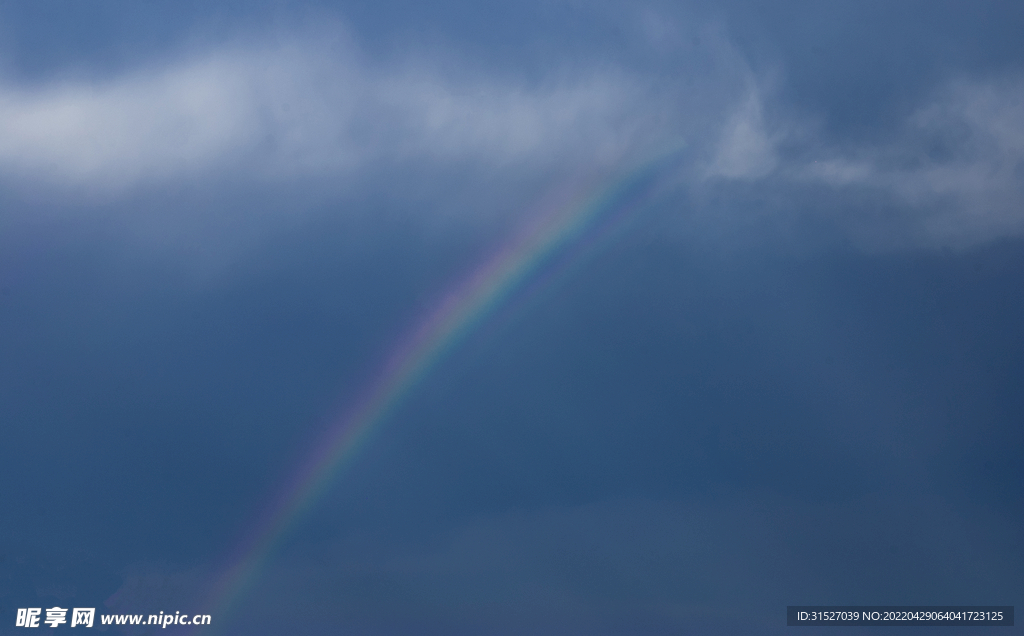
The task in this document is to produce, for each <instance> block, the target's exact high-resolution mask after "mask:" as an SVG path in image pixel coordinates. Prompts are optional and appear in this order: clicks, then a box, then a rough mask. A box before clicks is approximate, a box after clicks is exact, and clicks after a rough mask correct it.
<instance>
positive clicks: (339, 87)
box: [0, 40, 667, 191]
mask: <svg viewBox="0 0 1024 636" xmlns="http://www.w3.org/2000/svg"><path fill="white" fill-rule="evenodd" d="M359 60H360V55H359V53H358V51H355V50H354V49H353V48H352V47H329V46H324V45H320V44H317V43H315V42H314V43H309V42H303V41H301V40H293V41H292V42H291V43H289V44H284V45H278V46H275V47H267V48H253V47H248V48H246V47H223V48H221V49H220V50H216V51H213V52H210V53H208V54H206V55H201V56H200V55H197V56H193V57H191V58H188V59H185V60H180V61H178V62H176V63H174V64H170V65H168V66H166V67H164V68H159V69H153V68H149V69H141V70H138V71H137V72H135V73H133V74H131V75H126V76H120V77H115V78H113V79H110V80H108V81H105V82H88V81H79V82H62V83H55V84H51V85H44V86H42V87H38V88H22V87H18V86H14V85H10V84H8V85H0V175H4V176H7V177H8V178H10V177H15V178H16V180H21V181H24V180H28V181H30V182H45V183H49V184H57V185H61V186H73V187H80V186H84V187H86V188H87V189H96V190H100V191H119V190H122V189H124V188H126V187H131V186H134V185H137V184H145V183H151V182H161V181H167V180H170V179H175V178H179V177H183V176H194V175H202V174H207V173H209V172H210V171H228V172H231V171H235V172H245V173H250V174H251V173H255V174H257V175H260V176H261V177H263V178H274V177H281V176H294V175H310V174H324V173H335V172H337V171H342V170H350V169H353V168H357V167H359V166H364V165H367V164H369V163H372V162H375V161H382V160H384V161H401V160H438V159H442V160H464V159H469V160H472V159H479V158H482V159H486V160H487V161H489V162H493V163H498V164H500V163H502V162H515V161H525V160H529V161H534V162H536V161H541V162H547V161H551V160H553V159H556V158H568V157H577V158H578V157H586V158H587V160H588V161H600V160H611V159H614V158H615V157H618V156H620V155H622V154H623V153H625V152H628V150H629V149H630V148H631V147H633V146H635V145H636V144H637V143H638V142H639V143H643V141H645V140H644V139H643V137H644V135H646V137H647V140H649V139H650V138H652V137H653V136H654V135H655V131H656V129H657V128H658V127H659V123H662V122H663V121H664V111H665V110H667V106H665V105H664V104H659V103H657V101H656V100H653V99H650V97H651V95H650V92H651V90H650V89H651V87H650V86H649V85H647V84H645V83H644V82H642V81H639V80H638V79H637V78H634V77H628V76H627V75H626V74H624V73H621V72H616V71H613V70H601V69H591V70H589V71H586V72H583V73H579V74H576V75H574V76H572V77H571V78H565V79H562V80H558V79H549V80H548V81H546V82H541V83H536V84H534V85H527V84H525V83H521V82H516V81H511V80H501V79H495V78H488V77H483V78H466V77H453V76H452V75H451V74H448V75H445V74H443V73H441V72H440V71H439V70H438V69H437V68H436V66H432V65H431V64H430V63H429V62H420V63H417V64H408V65H405V66H399V67H392V68H385V69H380V68H373V67H371V66H370V65H369V64H367V63H365V62H361V61H359Z"/></svg>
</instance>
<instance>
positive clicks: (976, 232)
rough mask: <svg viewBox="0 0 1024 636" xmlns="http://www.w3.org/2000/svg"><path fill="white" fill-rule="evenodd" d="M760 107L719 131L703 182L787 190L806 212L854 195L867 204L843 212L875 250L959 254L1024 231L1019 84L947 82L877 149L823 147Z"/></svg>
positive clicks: (1023, 111)
mask: <svg viewBox="0 0 1024 636" xmlns="http://www.w3.org/2000/svg"><path fill="white" fill-rule="evenodd" d="M764 100H765V97H764V95H763V91H761V90H759V89H757V88H756V87H754V88H752V89H751V91H750V96H749V97H748V98H747V100H746V102H745V103H743V104H741V105H740V106H739V107H738V108H737V109H736V110H735V111H733V114H732V115H731V116H730V118H729V119H727V120H726V122H725V123H724V124H723V126H722V132H721V137H720V139H719V141H718V144H717V146H716V149H715V155H714V159H713V161H712V162H711V163H710V164H709V166H708V168H707V170H706V172H705V179H709V180H712V181H719V182H720V181H721V180H723V179H724V180H726V181H730V180H731V181H736V180H742V181H744V182H754V183H755V184H760V185H761V186H762V187H774V186H780V185H781V186H785V187H787V188H789V190H788V191H789V192H790V193H791V195H790V196H793V197H795V199H794V201H793V202H794V203H799V204H800V205H801V206H803V207H812V208H813V207H815V204H814V202H813V200H809V199H808V197H810V198H811V199H813V198H814V197H818V198H820V197H821V196H822V187H824V188H825V189H826V191H831V192H832V195H831V196H833V197H843V196H850V195H856V196H857V197H859V200H860V201H869V203H868V204H866V205H865V204H861V207H860V208H859V209H854V210H853V211H850V206H849V205H844V206H842V207H843V208H844V209H845V210H847V213H848V214H852V215H853V216H854V217H856V218H855V219H854V224H855V225H857V226H858V228H859V229H858V231H857V234H858V236H857V237H856V238H857V240H858V241H860V242H861V243H864V244H869V245H868V246H869V247H873V248H877V247H886V248H893V247H897V248H899V247H907V246H916V247H935V246H954V247H963V246H970V245H974V244H978V243H981V242H985V241H988V240H992V239H995V238H998V237H1002V236H1010V235H1019V234H1021V233H1022V232H1024V79H1022V78H1020V77H1002V78H999V79H995V80H992V79H990V80H986V81H981V80H969V79H958V80H955V81H950V82H949V83H947V84H946V85H944V86H942V87H941V88H940V89H938V90H936V91H935V92H934V93H933V97H932V99H931V100H929V101H928V102H926V103H923V104H922V105H921V106H920V107H919V108H917V109H915V110H914V112H913V113H912V114H911V115H910V116H909V117H908V118H907V119H906V120H905V121H903V122H901V124H900V125H898V126H896V127H895V128H896V130H897V133H896V134H895V135H894V136H893V138H892V139H891V140H889V141H887V142H884V143H862V144H857V143H847V144H844V145H835V144H828V143H825V142H822V141H821V140H820V139H821V135H819V134H816V132H815V131H813V130H809V127H808V126H806V125H797V124H795V123H794V122H793V121H784V120H778V119H776V120H774V121H768V120H767V119H766V117H765V116H764V114H763V110H764V107H763V104H764ZM794 119H795V118H794ZM865 197H866V198H865ZM819 203H820V205H818V207H823V208H831V207H835V206H834V205H832V203H830V202H828V201H823V202H819ZM873 207H874V208H876V209H872V208H873ZM878 207H884V213H881V212H879V210H878V209H877V208H878Z"/></svg>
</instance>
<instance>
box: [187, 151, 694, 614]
mask: <svg viewBox="0 0 1024 636" xmlns="http://www.w3.org/2000/svg"><path fill="white" fill-rule="evenodd" d="M679 155H680V150H678V149H674V150H672V151H671V152H666V153H663V154H660V155H659V156H658V157H656V158H655V159H653V160H651V161H648V162H647V163H645V164H643V165H642V166H640V167H639V168H637V169H635V170H633V171H631V172H629V173H628V174H626V175H625V176H623V177H621V178H619V179H618V180H616V181H615V182H613V183H612V184H611V185H608V186H605V187H603V188H591V189H590V194H589V195H588V196H578V195H577V196H571V195H570V196H565V195H562V196H560V197H557V198H556V199H555V200H554V201H549V202H547V203H546V204H545V205H542V206H541V207H540V210H539V212H537V213H535V214H534V215H533V222H532V223H529V224H527V225H526V226H525V227H524V228H523V229H522V231H520V232H519V233H518V234H517V235H516V236H515V237H513V238H512V240H510V241H508V242H507V243H506V244H505V245H504V246H503V247H501V248H500V249H499V250H498V251H497V252H496V253H495V254H494V255H493V256H491V257H490V258H489V259H487V260H486V261H485V262H484V263H483V264H482V265H481V266H480V267H479V268H477V269H476V270H475V271H473V272H472V273H471V274H470V275H469V276H468V277H467V278H466V279H465V280H464V281H462V283H461V284H459V285H456V286H455V287H454V288H453V289H452V290H451V291H450V292H449V293H448V294H446V295H445V296H444V297H442V298H441V300H440V302H439V303H437V305H436V306H435V307H434V309H433V310H432V311H430V312H428V313H427V314H426V315H425V316H424V317H423V318H422V319H421V320H420V321H419V322H418V323H416V325H415V328H413V329H412V330H411V331H410V332H409V333H408V334H407V335H406V337H405V338H404V339H402V340H401V341H400V342H399V344H398V346H397V347H395V349H394V350H393V351H392V353H391V356H390V357H389V358H387V359H386V363H385V364H384V365H383V366H382V368H381V370H380V371H379V373H378V374H377V376H376V380H375V381H374V382H371V383H370V384H369V386H368V388H367V390H366V391H365V392H364V393H363V394H362V397H361V399H359V400H358V401H357V402H356V403H355V405H354V406H353V407H352V408H351V409H350V410H348V411H347V412H345V413H343V414H342V415H341V417H338V418H337V419H335V420H334V422H333V424H331V425H330V426H329V427H328V430H327V431H326V434H325V435H324V437H323V439H322V440H321V441H320V443H318V444H317V445H316V446H315V447H314V448H313V450H312V452H311V453H310V454H309V456H308V457H307V458H306V460H305V461H304V462H302V463H301V464H300V466H299V468H298V470H297V471H296V472H295V474H294V475H293V477H292V478H291V479H290V480H289V481H288V482H286V484H285V486H284V487H283V488H282V489H281V490H280V494H279V496H278V497H277V499H276V500H275V501H274V502H273V503H272V505H270V506H269V507H268V508H267V512H266V514H265V516H264V517H262V518H261V519H259V520H258V521H257V523H255V524H254V526H253V527H254V531H253V532H252V533H251V534H250V535H249V536H248V537H247V538H246V539H245V540H244V541H243V542H242V543H241V545H240V546H239V548H238V550H237V551H236V553H235V555H236V556H235V558H234V559H232V560H231V561H230V563H231V566H230V567H229V568H228V569H227V570H225V572H224V573H223V574H222V576H221V577H220V579H219V580H218V581H217V583H215V585H214V587H213V589H212V593H211V594H210V602H209V611H208V612H207V613H210V614H211V615H212V616H213V621H214V623H215V624H218V625H220V626H223V625H224V622H225V620H226V619H227V616H228V615H229V613H230V611H231V609H232V608H233V607H234V606H235V605H236V604H237V603H238V601H239V600H240V599H241V598H242V596H243V595H244V594H245V592H246V591H247V590H248V589H249V588H250V587H251V586H252V585H253V584H254V583H255V581H256V580H257V578H258V576H259V573H260V571H261V570H262V569H263V566H264V564H265V563H266V562H267V560H268V559H269V558H270V556H271V555H272V554H273V552H274V549H275V547H276V546H277V545H278V544H279V543H280V542H281V540H282V539H283V537H285V536H286V535H287V534H288V531H289V530H290V529H291V527H292V526H293V525H294V524H295V523H296V521H297V520H298V519H300V518H301V517H302V516H303V513H305V512H306V511H307V510H309V509H310V508H311V507H312V506H313V505H314V504H315V503H316V501H317V500H318V499H319V498H320V497H321V496H322V495H323V493H324V492H325V490H326V489H327V488H329V486H330V484H331V483H332V481H333V479H334V477H335V476H336V475H337V474H338V472H339V471H340V469H341V468H342V467H343V466H345V465H346V464H348V463H349V462H351V461H352V459H353V458H354V457H355V456H356V455H357V453H358V451H359V449H360V448H361V447H362V446H364V445H365V444H366V442H367V440H368V439H369V438H370V436H371V434H372V433H373V431H374V430H375V429H376V428H378V427H380V426H381V425H382V424H383V423H384V422H385V421H387V420H388V418H389V416H390V415H391V414H392V413H393V412H394V411H395V409H396V407H397V406H398V405H399V403H400V402H401V401H402V400H403V398H405V397H406V396H407V395H408V394H409V393H410V391H411V390H412V388H413V387H414V386H416V384H417V383H418V382H419V381H420V380H421V379H422V378H423V377H424V376H425V375H426V374H427V373H428V372H429V371H430V370H431V369H432V368H433V367H435V366H436V365H437V364H438V362H439V361H440V360H442V359H443V358H444V357H445V355H446V354H447V353H448V352H450V351H451V350H452V349H453V348H454V347H455V346H456V345H457V344H458V343H459V342H461V341H462V340H463V339H464V338H465V337H466V335H467V334H469V333H471V332H472V331H473V330H474V329H475V328H476V327H477V326H479V325H480V324H481V323H482V322H483V321H484V320H485V319H486V318H487V317H488V316H490V315H491V314H492V313H493V312H494V311H495V309H497V308H498V307H500V306H501V305H503V304H505V303H506V301H507V300H508V299H509V298H510V297H511V296H512V295H513V294H514V293H515V292H516V291H517V290H519V289H520V288H521V287H522V286H523V284H524V283H525V282H526V281H527V280H530V279H531V278H534V277H536V274H537V273H538V271H539V270H541V269H542V268H544V267H545V266H546V265H548V264H551V263H552V262H553V261H555V260H556V257H557V256H558V255H559V254H562V253H564V252H566V251H567V250H568V251H571V250H569V248H571V247H573V246H579V245H580V244H581V243H586V241H585V240H584V239H585V238H586V237H587V235H588V234H594V233H595V232H594V230H595V228H597V227H599V226H601V225H602V224H601V223H600V222H601V221H610V220H613V219H614V218H616V217H621V216H623V215H624V214H626V213H628V212H629V211H630V210H635V209H637V208H638V207H640V206H641V205H643V204H644V203H645V202H647V201H648V200H649V198H650V195H651V193H652V192H654V190H655V186H656V185H657V184H658V183H660V182H661V179H660V177H661V176H662V175H665V174H666V173H667V172H668V169H669V168H671V167H673V166H675V165H676V163H677V161H678V157H679ZM566 260H570V261H571V260H572V259H571V258H569V259H562V261H563V263H564V262H565V261H566ZM211 627H213V628H214V629H216V628H215V627H214V626H213V625H211ZM206 629H207V630H210V628H206ZM218 631H219V630H218Z"/></svg>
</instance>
